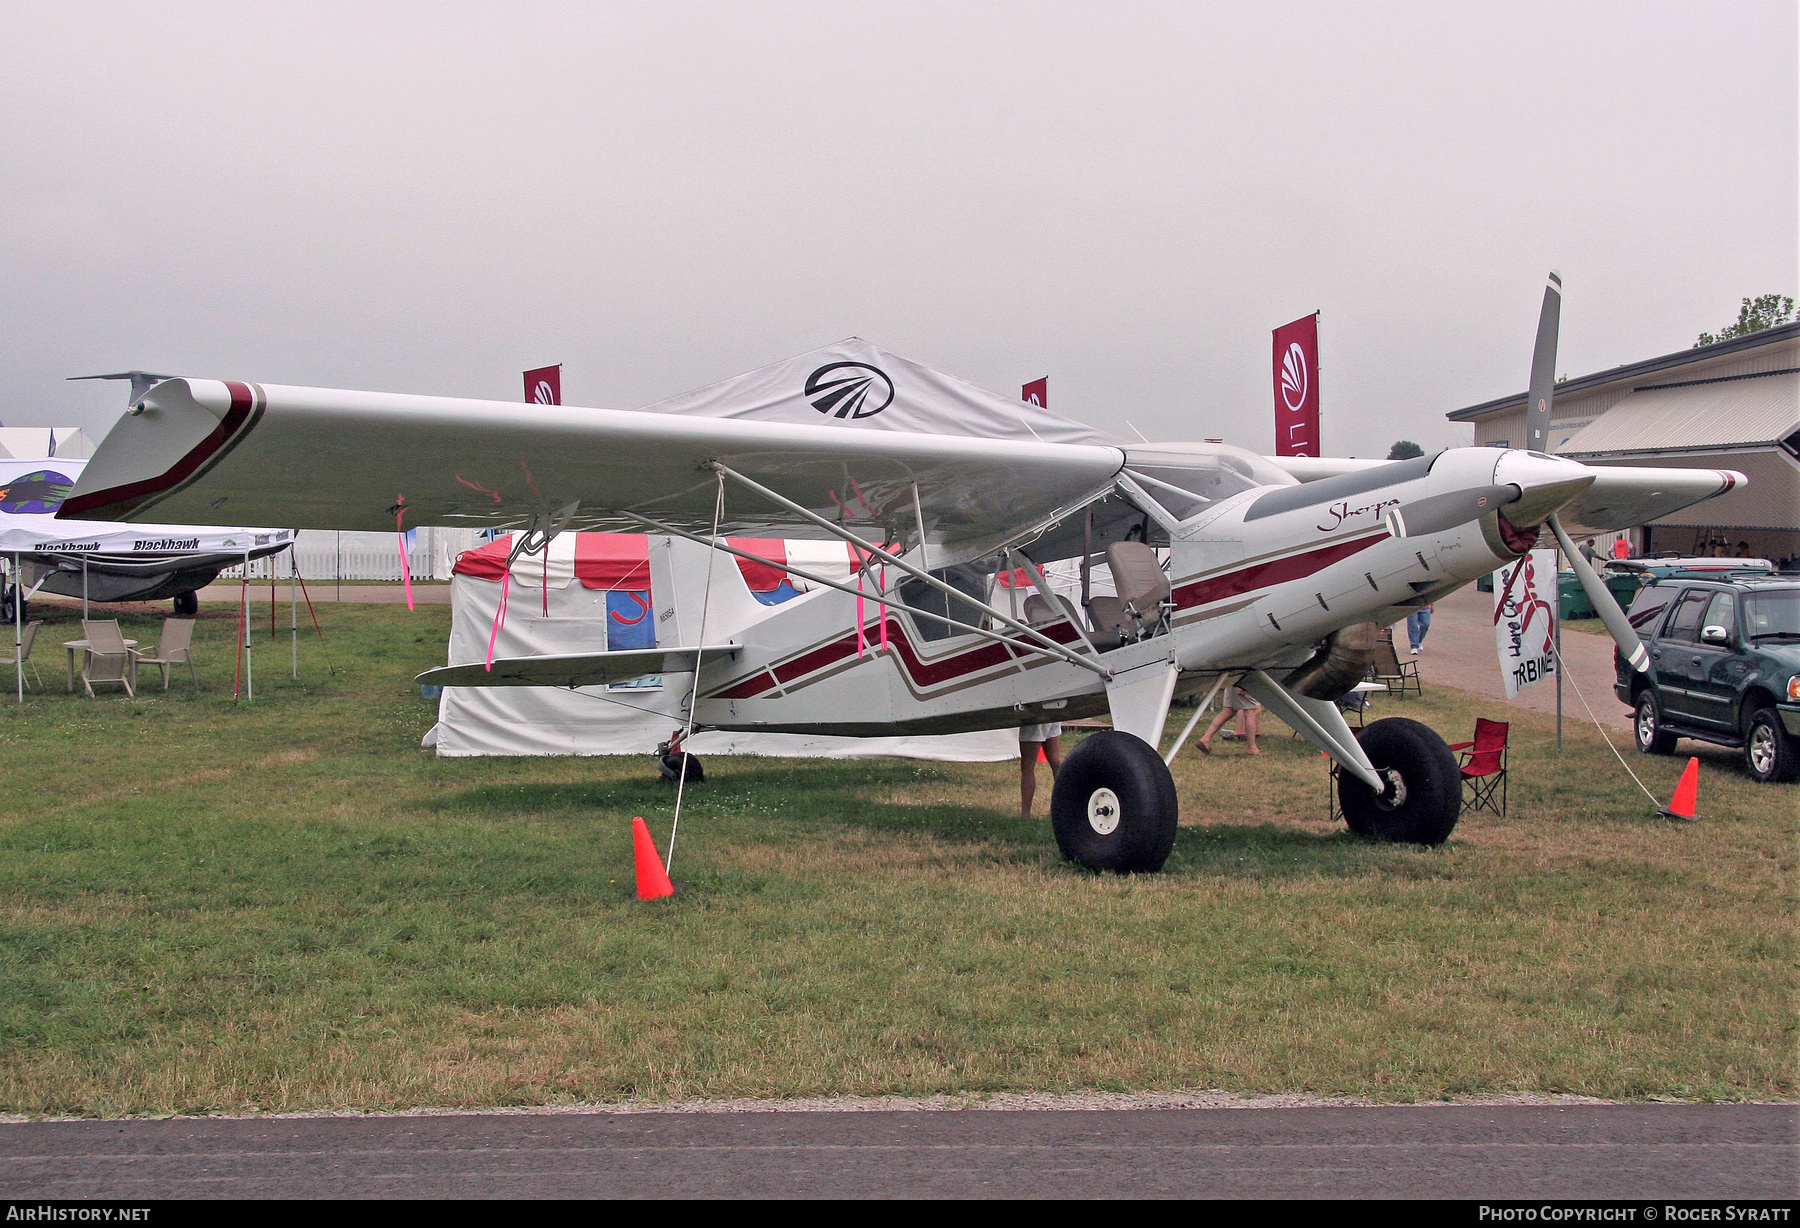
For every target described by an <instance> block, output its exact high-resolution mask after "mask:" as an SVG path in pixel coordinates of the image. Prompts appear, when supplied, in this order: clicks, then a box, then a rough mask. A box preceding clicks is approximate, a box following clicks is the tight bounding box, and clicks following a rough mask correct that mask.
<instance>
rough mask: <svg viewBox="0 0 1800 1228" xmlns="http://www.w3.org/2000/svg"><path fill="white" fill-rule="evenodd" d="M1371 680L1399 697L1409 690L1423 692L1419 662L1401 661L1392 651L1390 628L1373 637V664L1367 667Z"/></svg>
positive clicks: (1392, 640)
mask: <svg viewBox="0 0 1800 1228" xmlns="http://www.w3.org/2000/svg"><path fill="white" fill-rule="evenodd" d="M1369 672H1370V675H1371V680H1372V681H1375V682H1379V683H1381V684H1382V685H1383V686H1385V687H1387V689H1388V693H1389V694H1398V695H1399V696H1400V698H1401V699H1405V698H1406V693H1407V692H1408V691H1411V692H1412V693H1413V694H1415V695H1420V696H1423V695H1424V694H1425V685H1424V683H1423V682H1422V681H1420V679H1419V663H1418V662H1417V661H1402V660H1401V659H1400V657H1399V654H1397V653H1396V652H1395V651H1394V635H1393V631H1392V629H1391V628H1390V629H1389V630H1386V631H1383V632H1382V633H1381V634H1380V635H1378V636H1376V637H1375V664H1373V665H1371V666H1370V667H1369Z"/></svg>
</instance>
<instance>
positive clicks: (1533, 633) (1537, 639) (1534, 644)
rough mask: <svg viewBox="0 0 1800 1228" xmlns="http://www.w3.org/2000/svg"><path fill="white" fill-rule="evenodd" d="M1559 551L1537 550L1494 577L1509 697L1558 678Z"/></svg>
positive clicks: (1496, 638)
mask: <svg viewBox="0 0 1800 1228" xmlns="http://www.w3.org/2000/svg"><path fill="white" fill-rule="evenodd" d="M1556 586H1557V575H1556V551H1554V550H1533V551H1532V552H1531V553H1530V554H1528V555H1526V556H1525V557H1524V558H1522V559H1520V560H1519V561H1518V562H1516V563H1513V564H1510V565H1509V566H1506V567H1502V568H1501V569H1500V570H1499V571H1496V572H1495V573H1494V644H1495V646H1496V647H1497V648H1498V649H1499V650H1500V676H1501V678H1502V679H1503V680H1504V681H1505V683H1506V697H1507V698H1508V699H1514V698H1516V697H1517V696H1518V694H1519V692H1520V691H1522V690H1524V689H1525V688H1526V687H1528V686H1530V685H1531V684H1532V683H1534V682H1542V681H1543V680H1544V679H1546V678H1548V677H1550V676H1551V675H1552V674H1554V673H1556V653H1555V650H1554V645H1555V642H1556V597H1557V592H1556Z"/></svg>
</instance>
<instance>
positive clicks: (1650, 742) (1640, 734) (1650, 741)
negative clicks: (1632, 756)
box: [1631, 688, 1676, 755]
mask: <svg viewBox="0 0 1800 1228" xmlns="http://www.w3.org/2000/svg"><path fill="white" fill-rule="evenodd" d="M1631 724H1632V732H1633V733H1634V734H1635V735H1636V737H1637V748H1638V754H1640V755H1672V754H1674V753H1675V741H1676V739H1675V735H1674V734H1672V733H1670V732H1669V731H1668V730H1667V729H1665V728H1663V718H1662V706H1661V705H1660V704H1658V703H1657V702H1656V692H1655V691H1652V690H1650V689H1648V688H1645V690H1644V692H1643V694H1641V695H1639V696H1638V701H1637V715H1636V716H1635V717H1634V718H1633V719H1632V722H1631Z"/></svg>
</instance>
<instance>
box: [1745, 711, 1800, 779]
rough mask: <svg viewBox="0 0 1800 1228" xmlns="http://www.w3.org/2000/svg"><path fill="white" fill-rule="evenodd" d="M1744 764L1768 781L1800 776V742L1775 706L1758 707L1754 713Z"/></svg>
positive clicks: (1751, 718)
mask: <svg viewBox="0 0 1800 1228" xmlns="http://www.w3.org/2000/svg"><path fill="white" fill-rule="evenodd" d="M1744 766H1745V767H1747V768H1749V769H1750V775H1752V776H1754V777H1756V779H1757V780H1759V781H1761V782H1762V783H1764V784H1774V783H1777V782H1782V781H1789V780H1793V779H1795V778H1796V777H1800V746H1797V745H1796V744H1795V740H1794V739H1793V738H1790V737H1789V736H1788V735H1787V731H1786V730H1785V729H1783V728H1782V727H1781V717H1780V716H1778V715H1777V714H1776V712H1775V709H1773V708H1758V709H1757V710H1756V711H1755V712H1753V713H1751V714H1750V727H1749V729H1748V730H1747V731H1746V733H1745V736H1744Z"/></svg>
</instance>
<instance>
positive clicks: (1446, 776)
mask: <svg viewBox="0 0 1800 1228" xmlns="http://www.w3.org/2000/svg"><path fill="white" fill-rule="evenodd" d="M1357 741H1359V742H1360V743H1362V748H1363V752H1364V753H1365V754H1367V755H1368V756H1369V762H1371V763H1373V764H1374V765H1375V774H1376V775H1378V776H1380V777H1381V778H1382V779H1383V780H1384V781H1386V782H1387V788H1386V789H1385V790H1384V791H1383V792H1381V793H1379V794H1378V793H1376V792H1375V790H1374V789H1371V788H1370V787H1369V786H1368V785H1367V784H1365V783H1364V782H1362V781H1361V780H1358V779H1357V778H1356V777H1354V776H1352V775H1351V774H1350V773H1349V772H1344V771H1340V772H1339V773H1338V778H1337V786H1338V800H1339V802H1340V803H1341V804H1342V805H1343V808H1344V822H1345V823H1347V824H1349V825H1350V830H1351V831H1353V832H1355V833H1356V834H1357V835H1359V836H1374V837H1375V838H1376V839H1379V840H1395V841H1400V842H1404V843H1407V844H1442V843H1443V842H1444V841H1446V840H1448V839H1449V838H1450V832H1451V831H1452V830H1453V829H1454V828H1455V827H1456V820H1457V817H1458V816H1459V815H1460V814H1461V813H1462V774H1461V772H1459V771H1458V770H1457V766H1456V756H1455V755H1453V754H1451V753H1450V748H1449V747H1448V746H1446V745H1445V744H1444V739H1442V738H1440V737H1438V735H1437V733H1436V732H1435V731H1433V730H1431V729H1430V728H1428V727H1426V726H1424V725H1421V724H1420V723H1419V722H1418V721H1410V720H1407V719H1406V718H1405V717H1403V716H1392V717H1388V718H1387V719H1386V720H1380V721H1376V722H1375V723H1374V724H1373V725H1370V726H1369V727H1368V728H1367V729H1365V730H1363V731H1362V736H1361V737H1360V738H1358V739H1357Z"/></svg>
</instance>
